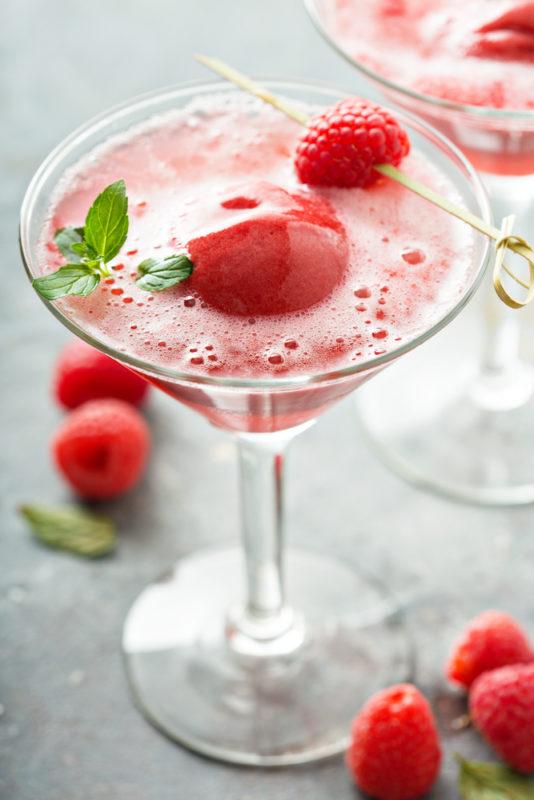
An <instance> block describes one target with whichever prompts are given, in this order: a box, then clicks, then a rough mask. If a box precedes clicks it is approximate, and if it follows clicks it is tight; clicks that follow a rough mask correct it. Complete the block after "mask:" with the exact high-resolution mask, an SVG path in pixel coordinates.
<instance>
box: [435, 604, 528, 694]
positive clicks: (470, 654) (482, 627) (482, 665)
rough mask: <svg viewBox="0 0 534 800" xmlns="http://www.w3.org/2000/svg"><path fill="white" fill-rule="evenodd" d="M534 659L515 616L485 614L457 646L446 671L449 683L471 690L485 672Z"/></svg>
mask: <svg viewBox="0 0 534 800" xmlns="http://www.w3.org/2000/svg"><path fill="white" fill-rule="evenodd" d="M533 659H534V655H533V652H532V648H531V646H530V644H529V641H528V638H527V635H526V633H525V632H524V631H523V629H522V628H521V627H520V625H519V624H518V623H517V622H516V621H515V619H513V617H511V616H509V614H504V613H503V612H502V611H484V613H482V614H479V616H478V617H475V619H474V620H472V621H471V622H470V623H469V625H468V626H467V628H466V629H465V630H464V632H463V633H462V635H461V636H460V638H459V639H458V641H457V642H456V643H455V644H454V646H453V650H452V653H451V656H450V658H449V661H448V662H447V665H446V668H445V672H446V675H447V678H448V679H449V680H450V681H454V682H455V683H459V684H461V685H462V686H466V687H469V686H471V684H472V683H473V681H474V680H475V678H477V677H478V676H479V675H480V674H481V673H482V672H486V671H487V670H491V669H497V668H498V667H505V666H506V665H507V664H524V663H528V662H529V661H532V660H533Z"/></svg>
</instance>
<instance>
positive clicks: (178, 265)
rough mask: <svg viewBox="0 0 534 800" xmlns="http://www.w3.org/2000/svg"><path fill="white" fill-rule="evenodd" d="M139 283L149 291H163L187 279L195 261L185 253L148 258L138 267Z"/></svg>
mask: <svg viewBox="0 0 534 800" xmlns="http://www.w3.org/2000/svg"><path fill="white" fill-rule="evenodd" d="M137 272H138V275H139V277H138V278H137V285H138V286H139V287H140V288H141V289H144V290H145V291H147V292H161V291H162V290H163V289H169V288H170V287H171V286H176V284H177V283H181V281H185V279H186V278H189V276H190V275H191V273H192V272H193V262H192V261H191V259H189V258H188V257H187V256H186V255H185V254H184V253H177V254H176V255H172V256H167V257H166V258H147V259H146V260H145V261H142V262H141V263H140V264H139V266H138V267H137Z"/></svg>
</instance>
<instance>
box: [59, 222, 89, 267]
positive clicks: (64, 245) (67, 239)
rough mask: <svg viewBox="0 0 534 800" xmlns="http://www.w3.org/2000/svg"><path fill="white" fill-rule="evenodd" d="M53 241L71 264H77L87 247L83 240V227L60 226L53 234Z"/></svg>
mask: <svg viewBox="0 0 534 800" xmlns="http://www.w3.org/2000/svg"><path fill="white" fill-rule="evenodd" d="M54 242H55V243H56V244H57V246H58V247H59V249H60V250H61V252H62V253H63V255H64V256H65V258H66V259H67V261H69V262H70V263H71V264H79V263H80V261H81V260H82V255H85V251H86V249H87V248H86V246H85V244H84V241H83V228H60V229H59V230H57V231H56V232H55V234H54ZM80 245H81V247H80Z"/></svg>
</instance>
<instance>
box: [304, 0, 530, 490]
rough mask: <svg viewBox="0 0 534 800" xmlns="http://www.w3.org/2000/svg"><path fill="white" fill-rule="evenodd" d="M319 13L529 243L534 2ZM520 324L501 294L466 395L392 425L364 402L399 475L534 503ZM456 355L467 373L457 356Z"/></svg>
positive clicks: (433, 1)
mask: <svg viewBox="0 0 534 800" xmlns="http://www.w3.org/2000/svg"><path fill="white" fill-rule="evenodd" d="M306 6H307V8H308V10H309V11H310V14H311V15H312V17H313V19H314V20H315V22H316V23H317V25H318V27H319V28H320V30H321V31H322V32H323V33H324V34H325V36H326V37H327V38H328V40H329V41H330V42H331V43H332V44H333V45H334V46H335V47H336V48H337V49H338V51H339V52H341V53H342V54H343V55H344V56H345V57H346V58H347V59H348V60H349V61H350V62H351V63H352V64H353V65H354V66H355V67H356V68H357V69H358V70H359V71H360V72H361V73H363V74H364V75H365V76H366V77H368V78H369V79H370V80H371V81H372V83H373V84H374V85H375V86H377V87H379V88H380V90H381V91H382V92H383V93H384V94H385V95H386V96H387V97H388V99H390V100H391V101H393V102H395V103H397V104H398V105H400V106H402V107H403V108H407V109H409V110H410V111H412V112H414V113H417V114H418V115H419V116H421V117H422V118H423V119H425V120H426V121H427V122H429V123H430V124H433V125H435V126H436V127H437V128H438V129H439V130H441V131H442V132H443V133H444V134H445V135H446V136H448V137H449V138H450V139H452V141H454V142H455V143H456V144H457V145H458V146H459V147H460V148H461V149H462V150H463V152H464V153H465V154H466V155H467V157H468V158H469V159H470V160H471V161H472V163H473V164H474V165H475V166H476V168H477V169H478V170H479V171H480V172H481V174H482V177H483V180H484V183H485V185H486V187H487V189H488V191H489V193H490V196H491V199H492V206H493V211H494V215H495V219H496V223H497V224H498V225H500V224H501V221H502V219H503V217H504V216H505V215H508V214H510V213H515V214H516V217H517V221H516V226H515V231H517V232H520V231H522V232H523V234H524V235H527V236H528V235H529V231H530V230H531V224H532V222H531V220H532V207H533V203H534V80H533V79H534V3H533V2H532V1H531V0H491V2H488V0H473V2H470V3H467V4H466V3H463V2H461V0H376V1H375V0H306ZM520 320H521V322H523V323H528V319H525V315H523V317H521V315H519V316H518V315H517V314H516V312H507V310H506V309H505V308H504V307H503V306H501V304H498V303H497V302H495V299H494V297H493V296H489V295H488V300H487V303H486V308H485V312H484V322H483V336H484V342H483V344H482V347H481V349H482V353H481V356H479V357H478V359H476V358H475V359H474V362H473V363H474V366H473V367H472V366H471V365H470V364H467V361H464V362H463V363H461V364H460V365H459V368H458V369H457V370H455V373H456V374H457V375H458V376H459V379H458V381H457V382H456V384H455V389H454V391H451V390H450V389H451V382H450V380H449V378H447V379H445V378H444V377H443V386H442V387H436V392H435V396H434V397H432V396H431V393H430V392H428V391H422V392H419V393H418V394H417V399H416V401H415V404H416V405H415V406H414V403H413V402H412V400H411V399H410V400H409V401H407V403H406V405H405V406H403V404H402V402H401V403H400V404H398V403H396V404H395V405H393V403H391V404H390V405H389V406H388V404H387V403H386V404H385V405H381V408H380V412H379V416H380V419H379V417H378V415H377V413H375V411H376V409H377V402H376V397H374V396H372V395H373V394H374V391H375V390H373V389H371V391H370V392H369V394H368V395H367V396H363V395H362V414H363V416H364V419H365V424H366V427H367V428H368V430H369V432H370V435H371V437H372V439H373V441H374V442H375V443H376V444H377V445H378V446H379V449H380V451H381V452H382V453H383V454H384V456H385V458H386V460H387V461H388V463H389V464H390V465H392V466H393V467H394V468H395V469H397V470H398V471H400V472H401V473H402V474H403V475H404V476H406V477H408V478H410V479H412V480H414V481H415V482H417V483H418V484H420V485H424V486H426V487H428V488H433V489H437V490H439V491H441V492H445V493H446V494H448V495H451V496H453V497H456V498H461V499H464V500H472V501H473V500H474V501H476V502H481V503H484V504H497V505H500V504H510V503H530V502H533V501H534V465H533V464H532V460H531V459H530V450H531V443H532V440H533V437H534V423H533V422H532V420H534V369H533V368H532V366H531V361H532V353H531V352H530V351H529V348H528V346H527V343H528V340H529V339H530V335H528V336H524V341H521V338H522V337H521V336H520V327H519V326H520ZM464 338H465V334H464ZM467 338H468V340H471V341H472V340H473V339H476V335H473V334H472V333H469V334H468V337H467ZM467 353H468V350H466V356H467ZM449 357H450V359H451V361H452V360H454V358H456V361H457V362H458V359H457V356H454V354H453V352H452V351H451V352H450V353H449ZM433 359H434V356H433V355H432V354H431V353H429V362H428V364H427V365H426V366H425V363H424V361H425V359H424V356H422V357H421V359H420V360H419V361H418V362H417V364H415V362H414V373H416V374H417V375H419V376H424V375H425V374H426V375H430V371H431V370H432V360H433ZM475 362H476V363H475ZM460 376H461V378H460ZM391 380H393V378H391ZM408 380H409V379H408ZM421 380H423V378H422V379H421ZM428 380H429V381H430V378H429V379H428ZM399 381H401V382H402V376H401V372H400V371H399ZM432 382H434V383H435V376H434V377H433V378H432ZM376 391H379V388H376ZM384 395H390V396H392V397H393V396H395V395H396V391H395V388H394V386H393V385H389V386H388V387H387V388H386V387H384V392H382V396H384ZM445 398H447V400H446V401H445ZM418 403H419V407H417V404H418ZM393 412H394V413H395V415H396V417H397V419H398V425H397V426H396V429H395V431H392V430H391V429H388V430H386V427H385V426H384V424H383V420H385V419H387V418H388V417H389V416H390V415H391V414H392V413H393ZM445 442H446V443H447V444H446V445H445V444H444V443H445Z"/></svg>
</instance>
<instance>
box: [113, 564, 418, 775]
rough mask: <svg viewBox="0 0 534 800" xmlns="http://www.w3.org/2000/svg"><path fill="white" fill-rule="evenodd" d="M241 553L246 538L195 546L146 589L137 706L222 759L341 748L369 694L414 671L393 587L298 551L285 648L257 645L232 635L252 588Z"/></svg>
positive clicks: (272, 761) (262, 762) (128, 647)
mask: <svg viewBox="0 0 534 800" xmlns="http://www.w3.org/2000/svg"><path fill="white" fill-rule="evenodd" d="M242 559H243V555H242V553H241V551H239V550H237V549H235V550H233V549H232V550H216V551H204V552H201V553H199V554H195V555H192V556H188V557H187V558H184V559H182V560H181V561H180V562H178V564H177V565H176V567H175V568H174V570H172V572H171V573H170V574H167V575H166V576H164V577H163V578H162V579H161V580H159V581H158V582H156V583H154V584H152V585H150V586H148V587H147V588H146V589H145V590H144V591H143V592H142V593H141V594H140V596H139V597H138V598H137V600H136V601H135V603H134V604H133V606H132V608H131V609H130V612H129V614H128V617H127V619H126V623H125V627H124V635H123V651H124V656H125V660H126V669H127V673H128V677H129V680H130V684H131V687H132V690H133V693H134V696H135V699H136V702H137V704H138V706H139V708H140V709H141V711H142V712H143V713H144V714H145V716H146V717H147V718H148V719H149V721H150V722H152V724H154V725H155V726H156V727H157V728H159V730H161V731H162V732H163V733H165V734H166V735H167V736H169V737H170V738H171V739H174V740H176V741H177V742H180V743H181V744H183V745H186V746H187V747H189V748H191V749H192V750H195V751H197V752H199V753H202V754H204V755H207V756H211V757H213V758H217V759H220V760H222V761H229V762H233V763H236V764H250V765H256V766H281V765H285V764H299V763H305V762H309V761H314V760H317V759H321V758H326V757H328V756H332V755H335V754H337V753H340V752H342V751H343V750H344V749H345V747H346V745H347V741H348V734H349V730H350V723H351V720H352V718H353V717H354V715H355V713H356V712H357V711H358V709H359V707H360V705H361V704H362V702H363V701H364V700H366V699H367V698H368V697H369V695H370V694H371V693H372V692H374V691H376V690H377V689H379V688H380V687H383V686H385V685H388V684H391V683H395V682H398V681H403V680H406V679H409V677H410V675H411V673H412V651H411V647H410V644H409V641H408V638H407V635H406V632H405V629H404V626H403V624H402V621H401V619H400V616H399V614H398V612H397V611H396V608H395V605H394V601H393V598H392V597H391V596H389V595H388V593H387V592H386V591H385V590H384V589H383V588H381V587H380V586H379V585H378V584H375V583H374V582H373V581H372V580H370V579H369V578H365V577H363V576H362V575H359V574H358V573H356V572H354V571H352V570H351V569H348V568H347V567H346V566H345V565H344V564H342V563H341V562H337V561H334V560H331V559H329V558H326V557H325V556H323V555H319V554H314V553H312V552H300V551H296V552H292V551H289V553H288V555H287V570H286V571H287V584H288V592H289V596H288V602H289V604H290V606H291V608H294V609H296V610H297V611H298V612H299V613H298V614H295V621H294V623H293V628H292V631H290V632H286V634H285V636H284V642H282V644H283V646H282V648H281V650H280V652H279V653H277V654H274V651H275V650H276V648H275V647H273V642H271V643H270V645H269V643H267V646H266V649H265V650H264V651H262V650H261V648H260V650H258V651H257V652H254V653H253V654H251V652H250V651H248V650H247V648H241V647H235V646H234V645H233V637H232V625H231V623H230V620H231V619H232V616H233V615H232V614H230V616H228V611H229V610H230V611H231V609H232V608H235V607H236V604H238V603H239V601H240V600H242V598H243V597H244V580H243V571H244V566H243V562H242ZM300 615H302V616H300ZM288 635H289V640H290V641H292V642H293V645H292V646H291V647H288V646H287V642H288V639H287V637H288Z"/></svg>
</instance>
